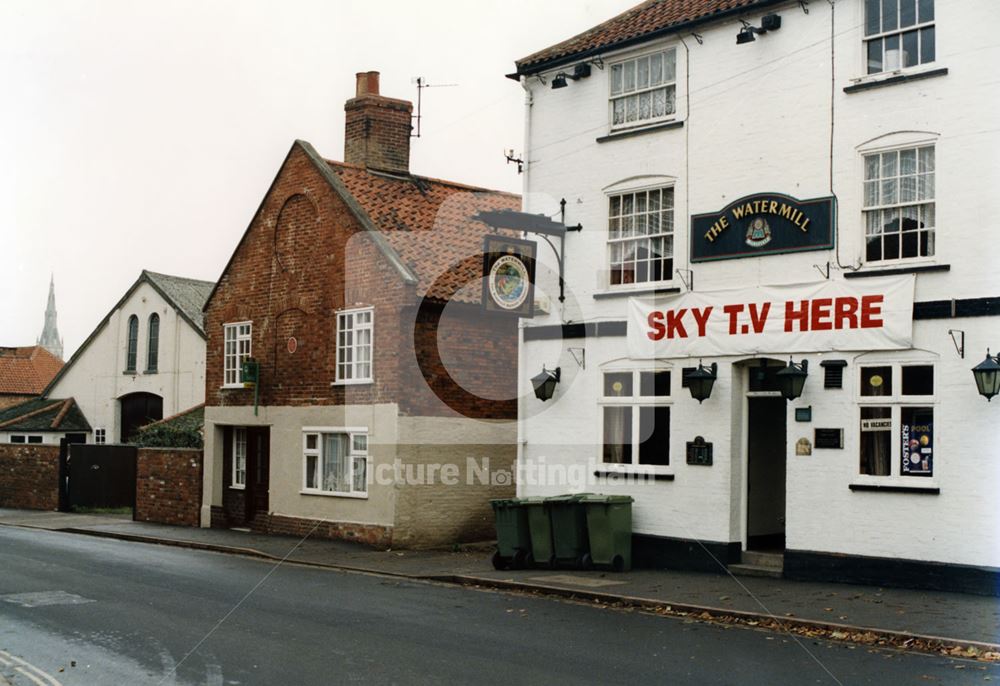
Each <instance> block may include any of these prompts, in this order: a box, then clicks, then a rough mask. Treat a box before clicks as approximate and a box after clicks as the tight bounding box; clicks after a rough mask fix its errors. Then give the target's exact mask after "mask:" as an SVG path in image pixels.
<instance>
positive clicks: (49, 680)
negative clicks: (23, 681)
mask: <svg viewBox="0 0 1000 686" xmlns="http://www.w3.org/2000/svg"><path fill="white" fill-rule="evenodd" d="M4 658H6V659H4ZM0 660H3V661H4V662H5V663H6V664H8V665H9V664H12V663H11V662H8V660H13V662H16V663H17V664H19V665H23V669H22V668H21V667H14V669H15V670H16V671H18V672H20V673H21V674H23V675H24V676H26V677H28V678H29V679H31V680H32V681H34V682H35V683H36V684H38V686H63V685H62V683H61V682H60V681H59V680H58V679H56V678H55V677H53V676H52V675H51V674H49V673H47V672H45V671H44V670H42V669H39V668H38V667H36V666H35V665H33V664H31V663H30V662H26V661H25V660H22V659H21V658H19V657H14V656H13V655H11V654H10V653H8V652H7V651H6V650H0ZM26 670H28V671H26ZM29 672H33V673H34V674H36V675H38V676H39V677H41V678H42V679H45V681H41V680H39V679H38V678H36V677H35V676H32V674H31V673H29Z"/></svg>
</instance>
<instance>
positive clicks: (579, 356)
mask: <svg viewBox="0 0 1000 686" xmlns="http://www.w3.org/2000/svg"><path fill="white" fill-rule="evenodd" d="M567 350H569V354H570V355H572V356H573V359H574V360H576V364H577V366H578V367H580V369H586V368H587V349H586V348H567Z"/></svg>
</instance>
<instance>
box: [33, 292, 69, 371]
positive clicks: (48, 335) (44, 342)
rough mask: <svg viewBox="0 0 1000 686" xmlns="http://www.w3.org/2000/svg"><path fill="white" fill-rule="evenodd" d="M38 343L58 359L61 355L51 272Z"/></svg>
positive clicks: (61, 344)
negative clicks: (43, 323) (43, 326)
mask: <svg viewBox="0 0 1000 686" xmlns="http://www.w3.org/2000/svg"><path fill="white" fill-rule="evenodd" d="M38 345H40V346H42V347H43V348H45V349H46V350H48V351H49V352H50V353H52V354H53V355H55V356H56V357H58V358H59V359H60V360H61V359H62V356H63V343H62V339H61V338H59V328H58V327H57V326H56V279H55V275H54V274H53V275H52V276H51V278H50V279H49V302H48V304H47V305H46V306H45V328H43V329H42V335H41V336H39V337H38Z"/></svg>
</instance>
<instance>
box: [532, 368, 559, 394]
mask: <svg viewBox="0 0 1000 686" xmlns="http://www.w3.org/2000/svg"><path fill="white" fill-rule="evenodd" d="M561 374H562V368H561V367H556V368H555V369H546V368H545V365H542V371H541V373H539V374H536V375H535V376H533V377H531V386H532V387H533V388H534V389H535V397H536V398H538V399H539V400H541V401H542V402H545V401H546V400H548V399H550V398H551V397H552V396H553V394H555V392H556V384H557V383H559V377H560V376H561Z"/></svg>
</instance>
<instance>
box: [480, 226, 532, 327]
mask: <svg viewBox="0 0 1000 686" xmlns="http://www.w3.org/2000/svg"><path fill="white" fill-rule="evenodd" d="M482 302H483V307H484V308H485V309H486V311H487V312H503V313H506V314H512V315H516V316H518V317H526V318H530V317H533V316H534V314H535V310H534V308H535V244H534V243H533V242H532V241H525V240H522V239H520V238H508V237H507V236H500V235H488V236H486V239H485V240H484V241H483V295H482Z"/></svg>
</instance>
